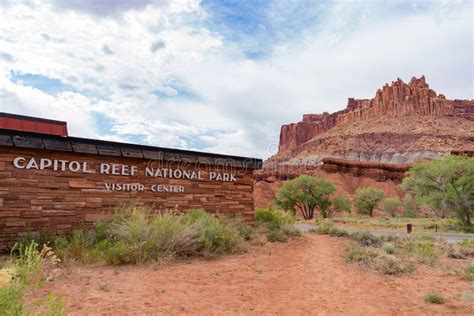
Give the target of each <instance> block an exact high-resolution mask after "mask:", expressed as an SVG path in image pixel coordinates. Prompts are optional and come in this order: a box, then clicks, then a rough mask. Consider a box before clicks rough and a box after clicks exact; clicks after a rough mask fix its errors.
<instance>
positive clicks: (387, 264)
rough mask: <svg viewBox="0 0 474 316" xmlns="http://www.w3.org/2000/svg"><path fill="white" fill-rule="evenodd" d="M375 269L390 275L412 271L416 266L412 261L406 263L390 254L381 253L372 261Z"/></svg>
mask: <svg viewBox="0 0 474 316" xmlns="http://www.w3.org/2000/svg"><path fill="white" fill-rule="evenodd" d="M372 266H373V269H374V270H376V271H378V272H380V273H382V274H388V275H397V274H402V273H406V272H412V271H413V270H414V266H413V264H411V263H404V262H403V261H402V260H400V259H398V258H397V257H395V256H393V255H390V254H379V255H378V256H377V257H375V258H374V260H373V262H372Z"/></svg>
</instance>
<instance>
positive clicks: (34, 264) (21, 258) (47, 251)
mask: <svg viewBox="0 0 474 316" xmlns="http://www.w3.org/2000/svg"><path fill="white" fill-rule="evenodd" d="M56 264H57V261H56V257H55V256H54V254H53V253H52V252H51V248H49V247H47V246H43V248H42V250H41V251H40V250H39V245H38V243H36V242H35V241H31V242H29V243H25V244H24V243H18V244H16V245H15V246H14V247H13V248H12V252H11V258H10V261H9V262H8V264H7V266H8V267H9V268H8V270H9V271H12V280H11V282H10V284H9V285H8V286H5V287H0V315H24V314H26V315H29V314H34V315H38V314H42V315H62V314H64V312H65V307H66V303H65V301H64V299H62V298H60V297H58V296H56V295H55V294H54V293H50V294H48V296H47V297H45V298H44V299H40V300H39V301H35V302H26V304H24V302H22V296H23V292H24V289H25V288H26V287H27V286H30V285H32V284H33V283H35V282H36V281H37V282H38V283H41V282H43V281H45V280H46V281H47V280H49V279H50V273H53V272H52V271H42V270H43V269H44V268H45V267H47V268H48V269H50V268H52V266H54V265H56ZM41 272H44V273H43V274H42V273H41Z"/></svg>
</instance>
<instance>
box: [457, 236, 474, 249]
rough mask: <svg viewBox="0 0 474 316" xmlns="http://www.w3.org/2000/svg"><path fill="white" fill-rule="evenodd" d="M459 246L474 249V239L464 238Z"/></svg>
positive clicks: (459, 242)
mask: <svg viewBox="0 0 474 316" xmlns="http://www.w3.org/2000/svg"><path fill="white" fill-rule="evenodd" d="M457 244H458V245H459V246H461V247H474V239H469V238H463V239H461V240H460V241H458V242H457Z"/></svg>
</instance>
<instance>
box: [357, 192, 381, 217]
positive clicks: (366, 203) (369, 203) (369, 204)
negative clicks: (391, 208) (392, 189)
mask: <svg viewBox="0 0 474 316" xmlns="http://www.w3.org/2000/svg"><path fill="white" fill-rule="evenodd" d="M384 196H385V194H384V192H383V191H381V190H377V189H374V188H361V189H357V190H356V196H355V200H354V206H355V207H356V209H357V210H358V211H359V212H360V213H363V214H369V215H370V217H372V216H373V212H374V208H375V207H376V206H377V204H379V202H380V201H382V199H383V198H384Z"/></svg>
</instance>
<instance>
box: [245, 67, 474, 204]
mask: <svg viewBox="0 0 474 316" xmlns="http://www.w3.org/2000/svg"><path fill="white" fill-rule="evenodd" d="M445 153H453V154H468V155H471V156H472V153H474V100H448V99H446V97H445V96H444V95H442V94H437V93H436V92H435V91H433V90H431V89H430V88H429V86H428V84H427V83H426V81H425V77H424V76H422V77H421V78H419V79H417V78H412V79H411V81H410V82H409V83H408V84H406V83H404V82H403V81H402V80H400V79H398V80H396V81H394V82H392V84H391V85H388V84H386V85H385V86H384V87H383V88H382V89H379V90H377V92H376V94H375V97H374V98H372V99H370V100H368V99H362V100H357V99H353V98H349V99H348V102H347V107H346V108H345V109H344V110H341V111H338V112H335V113H332V114H329V113H327V112H325V113H322V114H305V115H303V120H302V121H301V122H298V123H292V124H288V125H283V126H282V128H281V133H280V144H279V152H278V154H277V155H275V156H273V157H270V158H269V159H267V160H266V161H265V162H264V164H263V169H262V170H259V171H257V172H256V177H255V182H256V183H255V192H254V199H255V203H256V205H257V206H261V207H265V206H266V204H267V203H268V202H269V201H270V200H271V199H272V198H273V196H274V192H275V190H276V189H277V188H278V187H279V186H280V185H281V184H282V183H283V181H285V180H288V179H293V178H295V177H297V176H298V175H299V174H302V173H304V174H309V175H313V176H317V177H322V178H326V179H328V180H330V181H332V182H333V183H335V184H336V186H337V188H338V192H339V193H340V194H347V195H352V194H353V193H354V191H355V189H357V187H360V186H373V187H378V188H380V189H383V190H384V191H386V193H388V194H389V195H392V196H394V195H397V194H398V193H399V192H397V189H396V188H397V184H398V183H399V182H400V181H401V179H402V178H403V176H404V174H405V172H406V171H407V170H408V169H409V168H410V166H411V165H412V164H413V163H414V162H416V161H419V160H422V159H433V158H436V157H439V156H440V155H443V154H445Z"/></svg>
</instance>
